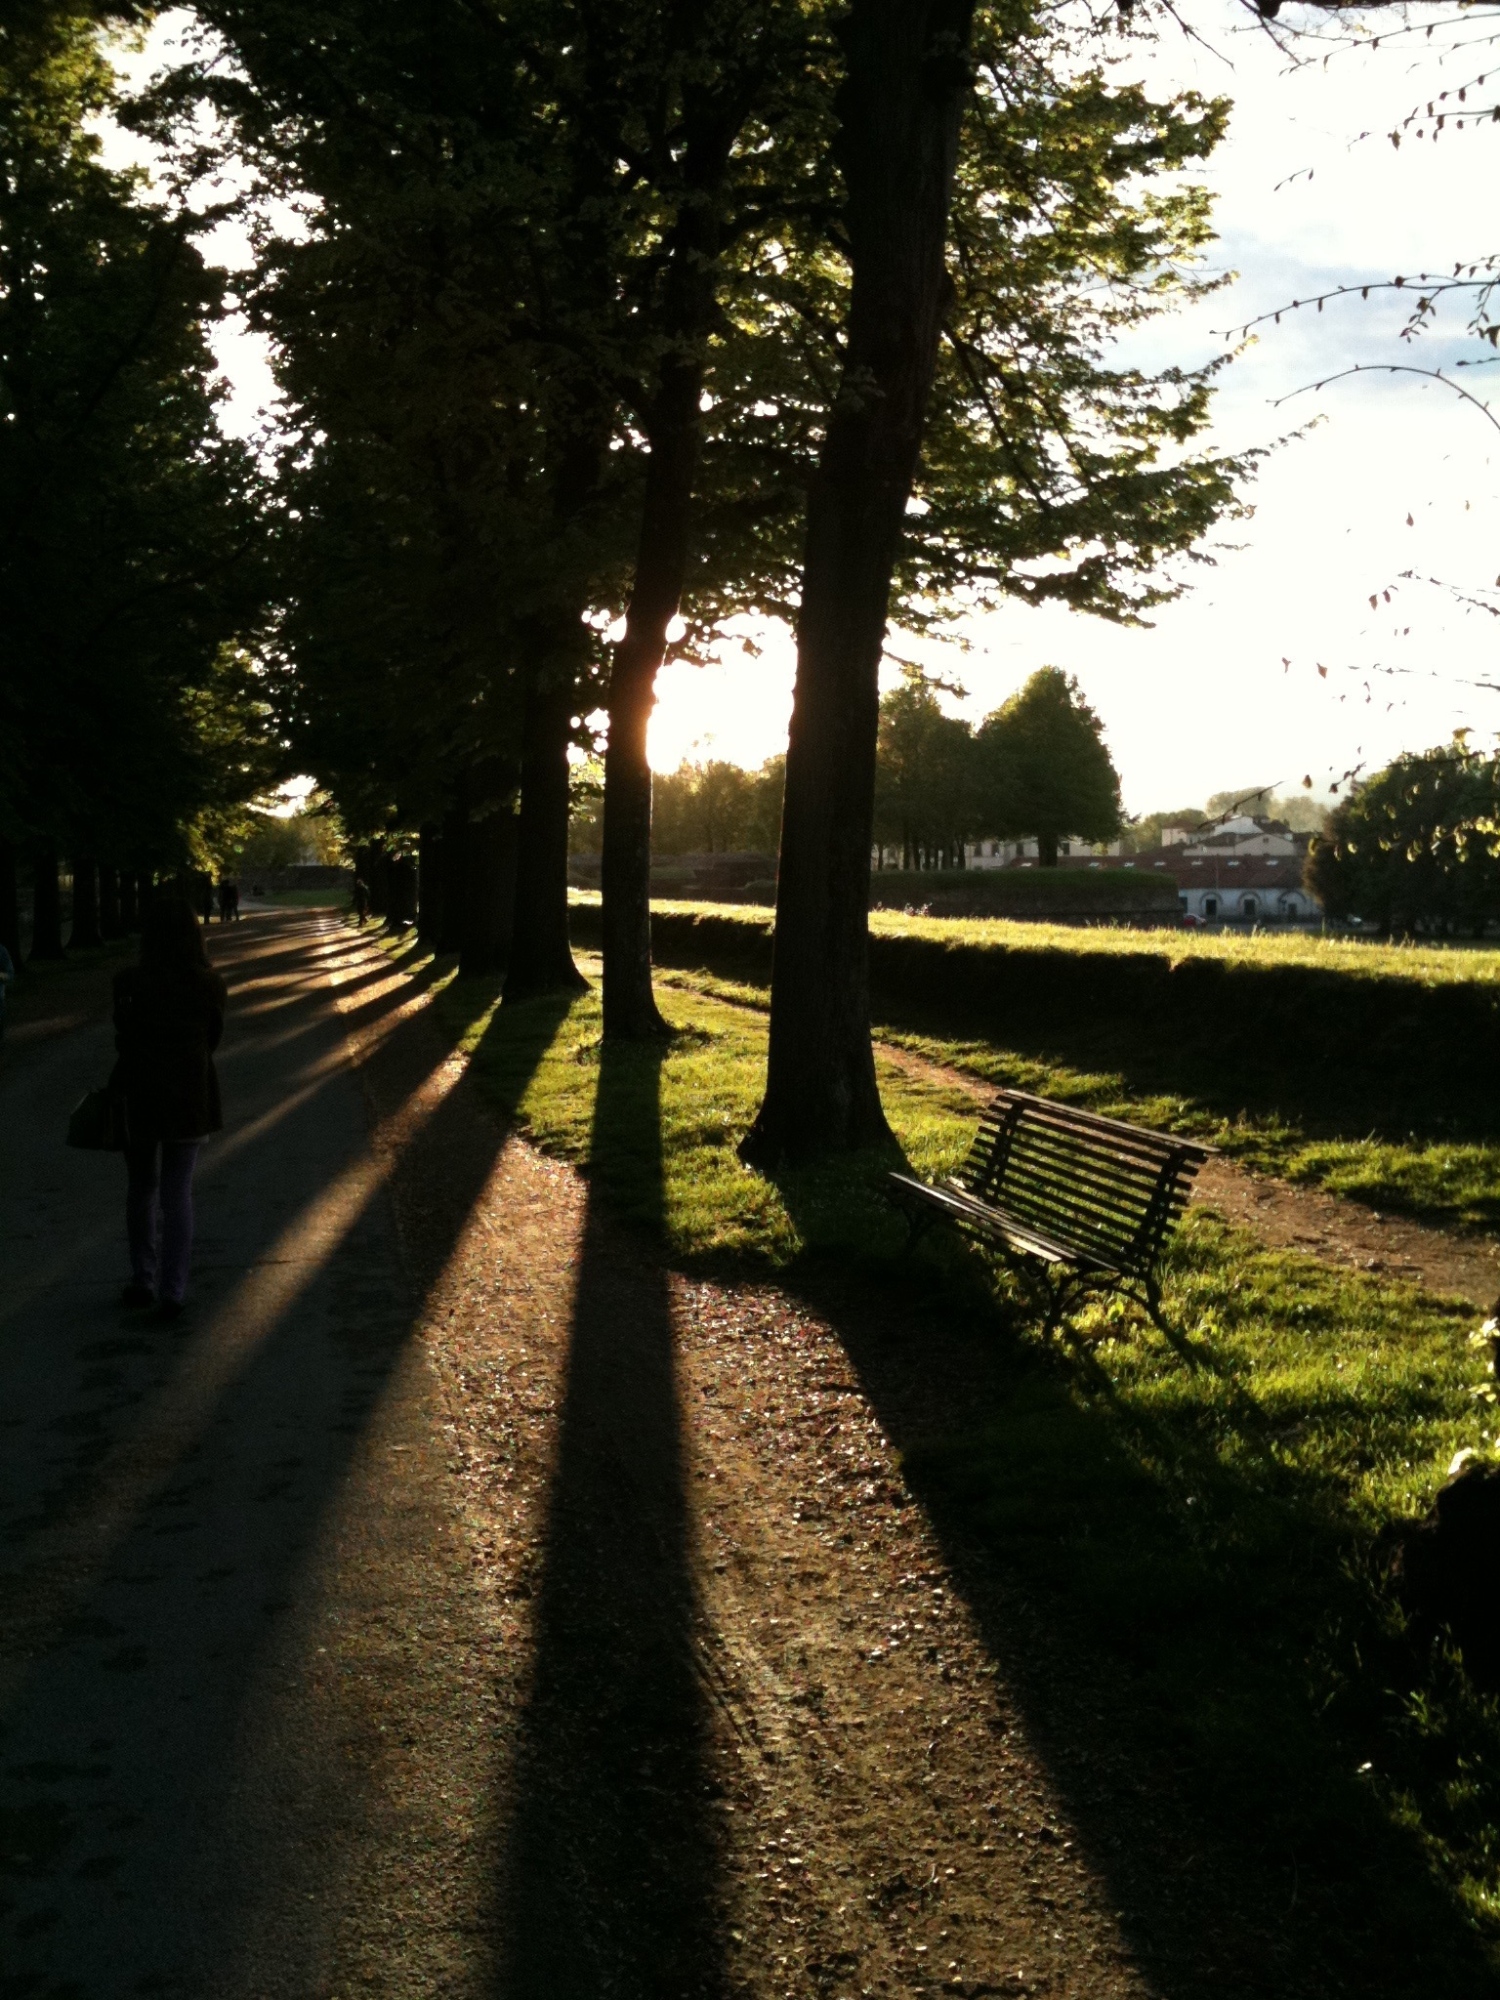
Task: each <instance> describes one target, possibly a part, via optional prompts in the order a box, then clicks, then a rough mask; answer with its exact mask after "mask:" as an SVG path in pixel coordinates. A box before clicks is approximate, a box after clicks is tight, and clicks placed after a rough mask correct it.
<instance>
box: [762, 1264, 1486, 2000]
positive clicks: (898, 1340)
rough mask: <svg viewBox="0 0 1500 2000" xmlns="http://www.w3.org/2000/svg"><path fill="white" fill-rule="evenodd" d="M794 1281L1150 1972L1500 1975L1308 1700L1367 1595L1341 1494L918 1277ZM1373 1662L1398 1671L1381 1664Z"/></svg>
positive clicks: (1269, 1993)
mask: <svg viewBox="0 0 1500 2000" xmlns="http://www.w3.org/2000/svg"><path fill="white" fill-rule="evenodd" d="M793 1289H795V1290H796V1291H798V1293H799V1295H800V1296H801V1297H802V1298H803V1299H804V1300H805V1301H806V1303H807V1304H808V1305H809V1306H810V1307H811V1308H812V1309H813V1310H814V1311H816V1312H817V1313H818V1314H819V1316H820V1317H822V1318H823V1319H825V1320H826V1321H827V1322H828V1323H829V1324H830V1325H831V1326H832V1327H833V1328H834V1330H835V1331H836V1333H837V1334H838V1336H839V1338H840V1340H841V1342H842V1344H843V1345H844V1348H845V1350H846V1352H847V1353H848V1355H849V1357H850V1359H851V1361H852V1362H853V1364H854V1367H855V1370H856V1373H857V1375H858V1378H859V1381H860V1384H861V1387H862V1390H863V1392H864V1394H865V1395H866V1396H867V1397H868V1399H869V1402H870V1405H871V1407H872V1409H873V1410H874V1411H875V1413H876V1415H877V1417H878V1419H879V1421H880V1423H881V1426H882V1428H883V1429H884V1431H885V1433H886V1435H887V1436H888V1437H889V1439H890V1440H891V1442H892V1444H893V1445H894V1446H895V1447H896V1449H897V1451H898V1452H899V1453H900V1454H901V1456H902V1459H903V1461H904V1465H905V1470H906V1474H907V1478H908V1483H909V1485H910V1487H911V1490H912V1492H913V1494H914V1496H915V1497H916V1498H917V1499H918V1500H919V1502H920V1503H921V1505H922V1506H923V1507H924V1509H925V1510H926V1512H927V1515H928V1518H929V1519H930V1520H931V1522H932V1523H933V1525H934V1527H935V1529H936V1531H937V1533H938V1535H939V1537H940V1539H941V1541H942V1544H943V1547H944V1551H945V1555H946V1558H947V1560H948V1562H949V1564H950V1566H951V1571H952V1575H953V1578H954V1581H955V1582H956V1583H957V1585H958V1587H959V1589H960V1591H961V1592H962V1594H963V1595H964V1597H965V1598H966V1600H967V1602H968V1603H969V1605H970V1607H971V1610H972V1613H973V1615H974V1617H975V1620H976V1623H977V1626H978V1629H979V1632H980V1635H981V1637H982V1639H983V1641H984V1643H985V1645H986V1648H987V1650H988V1651H989V1653H990V1655H991V1657H992V1659H993V1660H994V1661H995V1662H996V1663H997V1664H998V1666H999V1669H1000V1673H1001V1676H1002V1682H1003V1684H1004V1686H1005V1687H1006V1688H1007V1689H1008V1690H1009V1691H1010V1694H1011V1695H1012V1697H1013V1698H1014V1699H1015V1701H1016V1702H1017V1704H1018V1705H1019V1707H1020V1709H1021V1711H1022V1713H1023V1714H1024V1716H1025V1721H1026V1729H1027V1734H1028V1737H1029V1738H1030V1740H1031V1741H1032V1743H1033V1744H1034V1745H1035V1746H1036V1747H1037V1749H1038V1750H1039V1751H1040V1753H1041V1755H1042V1756H1043V1758H1044V1759H1045V1760H1046V1762H1047V1764H1048V1766H1049V1769H1050V1771H1051V1774H1052V1778H1053V1781H1054V1783H1055V1784H1056V1786H1057V1788H1058V1791H1059V1794H1060V1795H1061V1797H1062V1799H1063V1800H1064V1802H1065V1805H1066V1808H1067V1810H1068V1812H1069V1814H1070V1815H1071V1817H1072V1820H1073V1825H1074V1828H1075V1829H1076V1833H1077V1836H1078V1839H1079V1844H1080V1847H1081V1849H1082V1850H1083V1852H1084V1854H1085V1855H1086V1857H1087V1860H1088V1862H1089V1864H1090V1865H1091V1867H1092V1868H1093V1869H1095V1870H1097V1872H1098V1873H1099V1874H1100V1876H1101V1877H1102V1878H1103V1879H1104V1880H1106V1881H1107V1882H1108V1883H1109V1885H1110V1893H1111V1895H1112V1898H1113V1900H1114V1903H1115V1906H1116V1908H1117V1910H1118V1912H1119V1922H1120V1927H1121V1931H1122V1933H1123V1934H1124V1936H1125V1937H1126V1938H1127V1939H1128V1941H1129V1943H1130V1946H1131V1948H1132V1950H1133V1952H1134V1954H1135V1955H1136V1957H1137V1959H1138V1962H1139V1963H1140V1965H1141V1966H1142V1968H1143V1969H1144V1970H1145V1972H1146V1973H1147V1975H1148V1977H1149V1979H1150V1981H1151V1984H1152V1990H1153V1991H1154V1992H1159V1993H1160V1994H1161V1995H1162V1996H1163V1997H1164V2000H1292V1996H1298V2000H1326V1996H1328V1995H1330V1994H1335V1993H1336V1994H1341V1995H1350V1996H1352V1995H1360V1996H1365V2000H1439V1996H1442V2000H1448V1996H1452V2000H1458V1996H1460V1995H1464V1996H1478V1995H1481V1994H1494V1993H1496V1992H1497V1991H1500V1983H1497V1981H1496V1978H1495V1974H1494V1972H1493V1969H1492V1968H1491V1966H1490V1965H1489V1963H1488V1961H1487V1959H1486V1957H1485V1955H1484V1953H1483V1952H1482V1950H1481V1949H1480V1947H1479V1944H1478V1942H1477V1940H1476V1937H1475V1934H1474V1931H1473V1929H1472V1928H1471V1926H1470V1923H1469V1921H1468V1919H1467V1917H1466V1916H1465V1914H1464V1913H1463V1912H1462V1911H1461V1910H1460V1908H1459V1906H1458V1904H1457V1901H1456V1899H1455V1898H1454V1897H1453V1896H1451V1895H1450V1894H1449V1893H1448V1892H1447V1891H1446V1890H1445V1889H1444V1888H1443V1886H1442V1885H1441V1883H1440V1882H1439V1881H1438V1880H1437V1879H1436V1878H1435V1876H1434V1874H1433V1873H1432V1871H1431V1869H1430V1866H1429V1863H1428V1860H1427V1857H1426V1856H1425V1855H1424V1854H1423V1852H1422V1851H1421V1848H1420V1846H1419V1844H1418V1842H1417V1841H1416V1839H1415V1838H1414V1837H1413V1836H1411V1835H1409V1834H1408V1833H1406V1832H1405V1831H1403V1830H1402V1829H1401V1828H1400V1827H1399V1826H1398V1825H1397V1824H1396V1823H1395V1820H1394V1817H1393V1815H1392V1814H1391V1812H1390V1811H1389V1810H1387V1809H1386V1808H1385V1807H1383V1806H1382V1805H1381V1804H1379V1803H1378V1802H1377V1800H1376V1798H1375V1797H1374V1796H1373V1795H1372V1793H1371V1791H1370V1789H1369V1786H1368V1783H1367V1782H1366V1781H1365V1780H1364V1779H1363V1778H1362V1777H1361V1776H1360V1775H1358V1774H1357V1772H1356V1768H1355V1767H1356V1765H1357V1763H1358V1762H1359V1759H1360V1757H1361V1756H1364V1755H1366V1754H1368V1753H1366V1752H1364V1751H1359V1750H1355V1749H1353V1748H1352V1747H1351V1746H1350V1745H1349V1743H1348V1742H1347V1740H1343V1741H1341V1737H1343V1738H1345V1739H1347V1729H1344V1730H1342V1731H1341V1730H1340V1729H1339V1728H1338V1727H1337V1726H1335V1727H1328V1726H1326V1719H1325V1718H1321V1717H1319V1716H1316V1715H1315V1714H1314V1713H1313V1710H1312V1704H1311V1700H1310V1691H1309V1673H1310V1671H1312V1670H1311V1669H1310V1668H1309V1665H1308V1659H1307V1653H1308V1651H1309V1650H1312V1649H1315V1648H1316V1647H1317V1646H1318V1645H1319V1644H1320V1643H1322V1644H1326V1645H1329V1646H1333V1647H1338V1646H1339V1645H1340V1644H1343V1643H1345V1640H1344V1639H1341V1638H1340V1636H1339V1633H1338V1629H1337V1628H1338V1620H1339V1618H1340V1616H1341V1615H1342V1614H1343V1613H1344V1612H1345V1610H1346V1608H1347V1604H1348V1602H1349V1600H1350V1599H1351V1598H1354V1597H1357V1596H1358V1593H1359V1590H1360V1588H1361V1586H1360V1584H1359V1582H1358V1580H1357V1579H1355V1578H1352V1577H1351V1576H1350V1575H1349V1574H1348V1572H1347V1570H1346V1569H1344V1568H1343V1567H1342V1566H1341V1565H1342V1564H1343V1563H1344V1561H1345V1560H1346V1551H1347V1550H1348V1548H1349V1547H1350V1545H1351V1542H1352V1535H1351V1531H1350V1528H1351V1524H1349V1523H1347V1522H1345V1521H1344V1520H1343V1519H1342V1517H1341V1516H1340V1514H1339V1511H1338V1509H1337V1507H1336V1506H1335V1505H1333V1504H1332V1503H1331V1502H1330V1497H1329V1494H1328V1492H1327V1490H1326V1488H1324V1487H1321V1486H1319V1487H1317V1488H1314V1486H1313V1484H1312V1483H1311V1482H1304V1483H1303V1485H1301V1486H1300V1487H1299V1486H1298V1485H1296V1484H1295V1483H1293V1482H1291V1481H1290V1480H1289V1479H1281V1478H1279V1477H1277V1476H1276V1474H1275V1470H1274V1468H1273V1467H1271V1465H1270V1460H1269V1458H1268V1457H1267V1455H1266V1453H1265V1452H1264V1451H1262V1452H1260V1453H1259V1454H1257V1451H1256V1450H1255V1449H1254V1440H1253V1439H1249V1438H1247V1440H1246V1450H1245V1453H1244V1456H1243V1457H1242V1458H1237V1457H1235V1456H1234V1455H1233V1454H1230V1453H1226V1452H1224V1451H1223V1450H1222V1449H1221V1446H1222V1439H1221V1438H1220V1437H1219V1436H1218V1435H1217V1433H1216V1432H1214V1430H1213V1427H1212V1425H1211V1424H1210V1425H1209V1426H1208V1428H1207V1429H1205V1428H1204V1426H1203V1424H1202V1422H1200V1421H1199V1419H1198V1418H1196V1417H1195V1416H1194V1414H1193V1411H1192V1410H1191V1409H1190V1408H1188V1407H1186V1406H1184V1407H1183V1408H1182V1409H1180V1410H1177V1409H1174V1407H1173V1404H1172V1401H1171V1399H1170V1398H1165V1399H1163V1401H1162V1403H1161V1405H1160V1406H1159V1407H1158V1408H1157V1409H1156V1410H1154V1411H1151V1410H1147V1411H1144V1412H1143V1411H1141V1410H1140V1409H1131V1408H1130V1407H1128V1406H1126V1405H1125V1404H1123V1403H1121V1402H1118V1401H1115V1400H1112V1399H1111V1396H1110V1395H1109V1394H1108V1393H1106V1391H1105V1389H1103V1388H1101V1387H1100V1385H1099V1384H1097V1383H1095V1384H1092V1385H1091V1382H1090V1380H1089V1378H1088V1364H1087V1363H1086V1362H1075V1361H1074V1360H1073V1359H1072V1358H1071V1357H1068V1356H1066V1355H1063V1354H1058V1355H1055V1356H1049V1357H1043V1358H1036V1357H1033V1356H1028V1355H1027V1354H1025V1353H1023V1352H1018V1351H1017V1350H1015V1349H1014V1348H1009V1347H1008V1346H1007V1345H1006V1344H1005V1343H1003V1342H1002V1341H999V1340H997V1338H996V1335H995V1330H994V1328H993V1327H990V1328H988V1329H976V1327H975V1326H974V1325H973V1324H972V1323H970V1324H969V1325H964V1324H963V1323H961V1320H960V1318H959V1316H958V1315H955V1314H954V1313H953V1312H952V1311H951V1310H945V1308H944V1307H943V1306H942V1304H941V1303H940V1302H934V1301H932V1300H931V1299H930V1298H929V1299H928V1300H926V1301H925V1302H924V1301H923V1299H922V1298H921V1297H920V1295H919V1293H918V1290H917V1287H916V1286H915V1285H911V1286H909V1287H907V1286H898V1287H896V1288H895V1289H892V1288H891V1287H890V1286H889V1285H886V1286H884V1287H882V1288H880V1289H878V1290H877V1287H876V1286H875V1285H874V1284H873V1283H870V1282H869V1281H861V1280H859V1279H857V1278H852V1277H850V1276H849V1275H848V1274H839V1273H837V1272H835V1271H833V1270H831V1269H828V1270H824V1271H814V1272H812V1273H810V1274H806V1275H805V1276H804V1279H803V1282H802V1283H800V1284H799V1285H797V1286H795V1287H793ZM1094 1372H1095V1373H1097V1372H1098V1371H1097V1370H1095V1371H1094ZM1221 1420H1222V1421H1226V1422H1227V1421H1228V1417H1227V1414H1222V1415H1221ZM1184 1495H1190V1496H1192V1497H1191V1498H1189V1499H1188V1500H1187V1501H1186V1502H1185V1503H1184V1498H1183V1496H1184ZM1320 1627H1321V1628H1322V1638H1321V1640H1320V1637H1319V1633H1320ZM1298 1631H1305V1633H1306V1640H1307V1643H1306V1647H1304V1648H1300V1649H1299V1646H1298V1645H1297V1644H1296V1643H1295V1642H1293V1643H1288V1639H1287V1634H1288V1633H1289V1632H1291V1633H1297V1632H1298ZM1345 1638H1347V1631H1346V1634H1345ZM1365 1671H1366V1672H1367V1673H1368V1674H1369V1675H1370V1676H1371V1677H1372V1684H1375V1685H1377V1686H1378V1687H1384V1685H1385V1680H1384V1678H1383V1676H1384V1674H1385V1672H1386V1665H1385V1664H1384V1663H1382V1662H1381V1661H1380V1660H1379V1659H1378V1658H1374V1657H1371V1658H1369V1659H1368V1660H1367V1662H1366V1663H1365ZM1380 1698H1383V1697H1380ZM1366 1768H1367V1769H1368V1766H1367V1767H1366Z"/></svg>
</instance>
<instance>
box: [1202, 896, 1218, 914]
mask: <svg viewBox="0 0 1500 2000" xmlns="http://www.w3.org/2000/svg"><path fill="white" fill-rule="evenodd" d="M1203 914H1204V916H1205V917H1216V916H1217V915H1218V914H1219V899H1218V897H1217V896H1205V897H1204V898H1203Z"/></svg>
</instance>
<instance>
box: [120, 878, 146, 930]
mask: <svg viewBox="0 0 1500 2000" xmlns="http://www.w3.org/2000/svg"><path fill="white" fill-rule="evenodd" d="M140 927H141V903H140V893H139V888H138V884H137V879H136V876H135V874H134V872H133V871H132V870H131V869H129V868H122V869H121V870H120V935H121V937H130V936H131V935H132V934H133V933H134V932H136V931H138V930H139V929H140Z"/></svg>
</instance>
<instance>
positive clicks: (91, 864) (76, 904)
mask: <svg viewBox="0 0 1500 2000" xmlns="http://www.w3.org/2000/svg"><path fill="white" fill-rule="evenodd" d="M103 942H104V933H103V932H102V931H101V930H100V928H99V864H98V863H97V862H96V861H95V860H94V859H93V858H92V856H90V855H87V854H75V855H74V856H73V928H72V930H71V931H70V932H69V933H68V945H69V948H70V949H73V950H77V949H79V948H83V947H91V946H93V945H96V944H103Z"/></svg>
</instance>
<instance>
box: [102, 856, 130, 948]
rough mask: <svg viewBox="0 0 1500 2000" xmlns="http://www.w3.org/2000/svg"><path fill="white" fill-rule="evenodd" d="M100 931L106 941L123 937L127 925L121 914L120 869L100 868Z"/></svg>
mask: <svg viewBox="0 0 1500 2000" xmlns="http://www.w3.org/2000/svg"><path fill="white" fill-rule="evenodd" d="M99 931H100V935H101V936H102V937H104V938H105V939H106V941H110V940H113V939H115V938H122V937H124V935H125V925H124V922H123V920H122V918H121V915H120V871H119V869H118V868H101V869H100V870H99Z"/></svg>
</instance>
